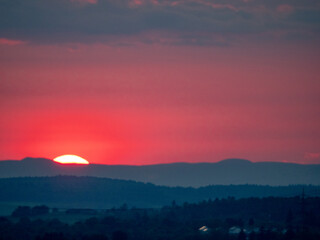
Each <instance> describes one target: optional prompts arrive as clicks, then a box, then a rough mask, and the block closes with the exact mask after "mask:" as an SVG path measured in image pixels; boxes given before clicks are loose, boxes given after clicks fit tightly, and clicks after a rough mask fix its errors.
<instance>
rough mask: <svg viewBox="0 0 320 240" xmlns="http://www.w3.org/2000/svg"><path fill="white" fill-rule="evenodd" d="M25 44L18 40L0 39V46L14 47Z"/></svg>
mask: <svg viewBox="0 0 320 240" xmlns="http://www.w3.org/2000/svg"><path fill="white" fill-rule="evenodd" d="M25 43H26V42H24V41H20V40H13V39H7V38H0V45H8V46H16V45H21V44H25Z"/></svg>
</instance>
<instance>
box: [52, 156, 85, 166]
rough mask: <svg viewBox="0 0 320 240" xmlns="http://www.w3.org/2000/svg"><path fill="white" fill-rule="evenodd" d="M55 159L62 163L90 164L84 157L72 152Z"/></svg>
mask: <svg viewBox="0 0 320 240" xmlns="http://www.w3.org/2000/svg"><path fill="white" fill-rule="evenodd" d="M53 161H54V162H57V163H61V164H84V165H88V164H89V162H88V161H87V160H85V159H84V158H82V157H79V156H76V155H72V154H67V155H62V156H59V157H56V158H54V159H53Z"/></svg>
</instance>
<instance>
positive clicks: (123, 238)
mask: <svg viewBox="0 0 320 240" xmlns="http://www.w3.org/2000/svg"><path fill="white" fill-rule="evenodd" d="M127 239H128V235H127V233H126V232H123V231H120V230H118V231H115V232H113V233H112V240H127Z"/></svg>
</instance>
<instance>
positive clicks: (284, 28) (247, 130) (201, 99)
mask: <svg viewBox="0 0 320 240" xmlns="http://www.w3.org/2000/svg"><path fill="white" fill-rule="evenodd" d="M5 2H6V0H5V1H4V3H5ZM8 2H9V1H8ZM11 2H15V4H16V5H14V6H13V7H12V6H11V5H10V4H7V5H5V6H4V7H3V9H6V8H8V9H6V10H7V12H8V11H9V13H10V11H12V12H11V15H10V14H5V15H3V14H0V16H2V17H0V20H1V18H2V20H3V21H1V22H2V23H1V24H0V111H1V117H0V159H2V160H7V159H21V158H24V157H26V156H31V157H47V158H54V157H56V156H59V155H62V154H76V155H79V156H81V157H83V158H85V159H87V160H88V161H89V162H92V163H104V164H153V163H168V162H176V161H178V162H216V161H219V160H222V159H224V158H231V157H236V158H246V159H249V160H251V161H286V162H297V163H320V147H319V146H320V124H319V122H320V111H319V110H320V108H319V103H320V97H319V96H320V79H319V74H320V70H319V61H320V49H319V44H318V40H319V39H320V38H319V33H318V31H319V23H317V18H316V16H317V15H316V13H317V14H318V13H319V11H320V10H319V9H320V6H319V3H317V2H316V1H306V2H307V3H308V4H304V5H303V6H302V5H301V4H300V3H299V1H291V2H290V1H270V3H269V5H263V2H261V1H256V2H254V1H243V2H242V3H241V4H239V3H238V2H236V1H229V3H228V4H227V3H226V1H191V0H190V1H123V2H121V4H118V3H117V4H115V3H114V2H113V1H111V0H100V1H98V0H97V1H84V0H83V1H68V0H59V1H58V0H57V1H56V2H55V3H56V4H57V6H58V5H59V4H60V5H59V6H60V8H61V6H62V9H63V10H65V11H67V12H68V11H69V12H70V14H69V15H71V16H72V17H70V19H69V18H67V19H66V17H65V16H64V15H61V16H60V15H57V14H58V11H57V10H55V7H57V6H55V5H52V6H51V5H50V4H52V1H51V2H50V1H42V3H41V4H40V2H39V1H37V0H32V1H30V2H29V3H25V2H23V1H21V0H11ZM53 2H54V1H53ZM67 2H68V4H67ZM279 2H280V3H279ZM209 3H210V4H213V3H214V4H213V5H210V4H209ZM288 3H290V4H288ZM25 4H27V5H28V4H30V6H29V5H28V7H29V8H23V7H25V6H24V5H25ZM46 4H47V5H48V6H47V5H46ZM64 4H65V5H64ZM108 4H109V5H108ZM209 5H210V8H209ZM105 6H108V7H110V6H111V8H112V9H113V12H112V13H110V15H108V16H111V17H110V19H109V18H106V19H104V18H103V16H104V15H101V16H100V18H98V17H96V16H99V14H102V13H103V12H102V10H103V9H104V8H103V7H105ZM63 7H65V8H63ZM19 8H21V9H23V10H20V11H18V10H17V9H19ZM57 8H58V7H57ZM208 8H209V9H208ZM0 9H1V8H0ZM24 9H26V10H24ZM30 9H31V10H30ZM101 9H102V10H101ZM3 11H4V10H3ZM28 11H29V12H28ZM106 11H107V10H106ZM101 12H102V13H101ZM199 12H200V13H201V14H202V15H201V14H200V15H201V16H203V18H202V17H201V16H199V15H198V13H199ZM314 12H316V13H314ZM44 13H45V14H44ZM149 13H150V14H151V13H152V14H151V16H150V14H149ZM72 14H74V15H72ZM91 14H94V15H91ZM312 14H314V16H313V15H312ZM56 16H58V18H57V17H56ZM92 16H95V17H92ZM212 16H214V17H212ZM310 16H313V18H312V17H310ZM19 17H21V19H23V20H24V22H23V24H22V23H21V21H18V20H17V18H19ZM149 18H150V19H149ZM168 19H169V20H168ZM208 19H209V20H208ZM4 20H5V21H4ZM182 20H183V21H182ZM98 21H101V23H100V22H98ZM104 21H106V24H105V25H104V24H103V23H104ZM110 21H111V22H112V21H114V22H112V23H113V24H110ZM3 22H5V23H3ZM180 22H182V23H185V24H186V25H183V24H182V25H181V24H180ZM193 24H194V25H193ZM212 25H214V27H212ZM91 31H92V32H91Z"/></svg>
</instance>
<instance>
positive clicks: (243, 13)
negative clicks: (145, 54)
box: [0, 0, 320, 46]
mask: <svg viewBox="0 0 320 240" xmlns="http://www.w3.org/2000/svg"><path fill="white" fill-rule="evenodd" d="M319 16H320V5H319V3H318V1H316V0H306V1H303V2H302V1H298V0H292V1H289V0H270V1H262V0H255V1H253V0H252V1H251V0H244V1H239V0H228V1H227V0H215V1H211V0H210V1H209V0H180V1H179V0H177V1H169V0H54V1H53V0H28V1H26V0H0V38H6V39H19V40H22V41H28V42H38V43H59V42H83V43H90V42H97V41H98V42H111V41H114V39H115V38H118V37H120V38H121V37H122V39H124V38H123V37H127V36H138V35H139V36H147V35H146V34H145V33H148V32H161V33H162V35H160V36H159V37H160V38H164V39H167V41H162V42H166V43H170V44H194V45H210V44H213V45H221V46H222V45H223V46H225V45H228V44H230V43H232V42H233V41H235V40H236V39H237V37H239V36H241V37H243V36H248V37H249V36H252V35H261V34H263V33H266V32H268V33H270V32H273V31H274V32H277V31H285V32H287V34H288V36H290V34H291V35H292V34H294V35H295V36H296V35H298V36H300V39H303V37H304V36H306V38H309V39H310V36H311V37H314V38H319V20H320V19H319ZM306 32H308V34H307V35H305V34H306ZM168 38H169V39H170V40H168ZM284 39H288V37H287V38H284ZM289 39H290V38H289ZM292 39H293V38H292ZM141 41H142V42H151V43H152V42H154V41H159V42H161V41H160V40H159V39H155V38H153V39H152V38H147V39H141ZM119 44H130V43H128V42H127V43H126V42H121V43H120V42H119Z"/></svg>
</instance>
